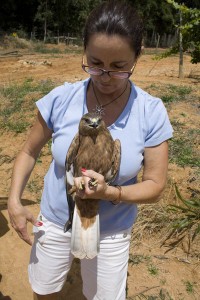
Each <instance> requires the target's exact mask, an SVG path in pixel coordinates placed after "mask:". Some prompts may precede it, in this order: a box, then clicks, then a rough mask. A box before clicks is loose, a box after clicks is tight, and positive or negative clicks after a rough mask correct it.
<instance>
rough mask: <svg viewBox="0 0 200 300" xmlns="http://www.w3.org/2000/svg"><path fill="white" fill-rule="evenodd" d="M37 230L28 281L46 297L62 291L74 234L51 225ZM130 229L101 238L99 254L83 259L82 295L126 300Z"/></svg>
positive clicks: (90, 299)
mask: <svg viewBox="0 0 200 300" xmlns="http://www.w3.org/2000/svg"><path fill="white" fill-rule="evenodd" d="M42 222H43V225H42V226H41V227H37V228H36V227H34V233H35V241H34V244H33V247H32V251H31V257H30V263H29V268H28V271H29V281H30V284H31V286H32V289H33V291H34V292H35V293H37V294H40V295H47V294H52V293H55V292H58V291H60V290H61V289H62V287H63V285H64V283H65V281H66V278H67V274H68V272H69V270H70V267H71V264H72V260H73V255H72V254H71V252H70V240H71V232H66V233H64V232H63V228H62V227H60V226H58V225H56V224H54V223H52V222H49V221H48V220H47V219H46V218H44V216H42ZM130 237H131V228H129V229H127V230H124V231H122V232H119V233H117V234H113V235H101V241H100V253H99V254H98V256H97V257H96V258H94V259H91V260H89V259H83V260H81V275H82V280H83V294H84V295H85V297H86V298H87V299H88V300H125V298H126V297H125V289H126V279H127V268H128V258H129V244H130Z"/></svg>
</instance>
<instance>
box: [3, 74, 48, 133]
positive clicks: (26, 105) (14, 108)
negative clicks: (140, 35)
mask: <svg viewBox="0 0 200 300" xmlns="http://www.w3.org/2000/svg"><path fill="white" fill-rule="evenodd" d="M53 87H54V85H53V82H52V81H51V80H45V81H42V82H39V83H36V82H34V81H33V79H32V78H27V79H26V80H25V81H24V82H23V83H22V84H16V83H15V84H11V85H9V86H4V87H0V94H1V95H2V101H1V107H0V126H1V128H3V129H7V130H10V131H13V132H15V133H21V132H23V131H25V130H26V128H27V127H28V126H29V125H30V123H29V122H28V120H26V112H30V111H33V110H34V108H35V101H36V100H37V99H39V98H40V97H42V96H43V95H45V94H47V93H48V92H49V91H50V90H51V89H52V88H53ZM34 93H36V95H37V99H36V96H35V97H34V96H33V95H34ZM28 96H31V97H28ZM29 98H30V99H29ZM28 99H29V100H28Z"/></svg>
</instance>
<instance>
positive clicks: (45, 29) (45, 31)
mask: <svg viewBox="0 0 200 300" xmlns="http://www.w3.org/2000/svg"><path fill="white" fill-rule="evenodd" d="M46 39H47V0H46V2H45V13H44V43H46Z"/></svg>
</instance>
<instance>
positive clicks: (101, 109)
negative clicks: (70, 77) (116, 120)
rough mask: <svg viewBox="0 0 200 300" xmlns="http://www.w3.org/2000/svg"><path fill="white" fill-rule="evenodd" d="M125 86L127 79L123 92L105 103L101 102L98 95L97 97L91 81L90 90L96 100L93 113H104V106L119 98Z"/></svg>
mask: <svg viewBox="0 0 200 300" xmlns="http://www.w3.org/2000/svg"><path fill="white" fill-rule="evenodd" d="M127 86H128V81H127V84H126V87H125V89H124V90H123V92H122V93H121V94H120V95H119V96H117V97H116V98H114V99H112V100H111V101H110V102H108V103H106V104H101V103H100V101H99V99H98V97H97V94H96V92H95V89H94V85H93V82H92V90H93V93H94V95H95V98H96V101H97V103H98V104H97V105H96V108H95V109H94V111H95V113H97V114H99V115H102V114H105V113H104V111H105V109H104V107H106V106H108V105H109V104H111V103H113V102H114V101H115V100H117V99H119V98H120V97H121V96H122V95H123V94H124V93H125V91H126V89H127Z"/></svg>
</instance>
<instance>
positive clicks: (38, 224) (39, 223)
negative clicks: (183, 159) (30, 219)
mask: <svg viewBox="0 0 200 300" xmlns="http://www.w3.org/2000/svg"><path fill="white" fill-rule="evenodd" d="M42 225H43V222H41V221H37V222H36V223H35V226H38V227H39V226H42Z"/></svg>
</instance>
